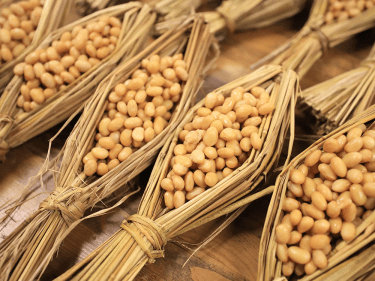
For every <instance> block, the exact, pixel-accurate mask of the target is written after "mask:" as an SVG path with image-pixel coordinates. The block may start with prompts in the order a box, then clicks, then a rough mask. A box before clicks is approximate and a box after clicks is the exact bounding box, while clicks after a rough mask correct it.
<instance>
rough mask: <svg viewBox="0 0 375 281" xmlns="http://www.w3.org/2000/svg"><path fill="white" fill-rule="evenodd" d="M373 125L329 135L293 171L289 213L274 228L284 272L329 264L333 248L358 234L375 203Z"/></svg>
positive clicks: (307, 270) (311, 269)
mask: <svg viewBox="0 0 375 281" xmlns="http://www.w3.org/2000/svg"><path fill="white" fill-rule="evenodd" d="M374 172H375V130H367V131H366V126H365V125H360V126H358V127H356V128H353V129H351V130H349V131H348V133H347V135H341V136H339V137H336V138H333V137H331V138H329V139H327V140H326V141H325V142H324V144H323V150H319V149H318V150H315V151H313V152H312V153H311V154H309V155H308V156H307V157H306V158H305V162H304V164H302V165H300V166H299V167H298V169H293V170H292V171H291V172H290V177H289V182H288V191H287V194H286V198H285V200H284V202H283V207H282V209H283V211H284V212H285V214H284V217H283V218H282V222H281V223H280V224H279V225H278V226H277V227H276V241H277V243H278V244H277V250H276V254H277V257H278V259H279V260H280V261H282V262H283V266H282V273H283V274H284V275H285V276H290V275H292V274H293V272H294V273H296V275H297V276H301V275H303V274H307V275H309V274H312V273H314V272H315V271H316V270H317V269H324V268H325V267H327V264H328V258H329V255H330V253H331V250H332V248H334V247H335V245H336V243H340V242H341V241H345V242H350V241H352V240H353V239H354V238H355V237H356V228H357V227H358V226H359V225H360V224H361V223H362V222H363V220H365V219H366V218H367V217H368V216H369V215H370V214H371V213H372V212H373V210H374V208H375V173H374Z"/></svg>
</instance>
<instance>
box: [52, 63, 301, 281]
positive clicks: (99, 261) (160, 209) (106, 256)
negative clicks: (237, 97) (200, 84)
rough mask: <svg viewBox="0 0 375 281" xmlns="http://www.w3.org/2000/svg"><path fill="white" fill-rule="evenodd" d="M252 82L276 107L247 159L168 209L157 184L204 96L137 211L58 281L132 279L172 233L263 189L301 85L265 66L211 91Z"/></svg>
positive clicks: (161, 160)
mask: <svg viewBox="0 0 375 281" xmlns="http://www.w3.org/2000/svg"><path fill="white" fill-rule="evenodd" d="M256 86H262V87H264V88H265V89H267V92H268V93H269V94H270V102H272V103H274V105H275V110H274V111H273V112H272V113H270V114H267V115H266V116H265V117H264V118H263V121H262V123H261V124H260V130H259V134H260V137H261V140H262V146H261V148H259V149H251V150H250V151H249V157H248V159H247V160H246V159H245V162H244V163H243V164H242V165H240V167H239V168H237V169H235V170H234V171H233V172H232V173H231V174H230V175H227V177H225V178H224V179H222V180H221V181H219V182H218V183H217V184H216V185H214V186H212V187H211V188H209V189H207V190H206V191H204V192H203V193H201V194H200V195H198V196H196V197H195V198H194V199H192V200H190V201H189V202H186V203H185V204H183V205H181V206H179V207H178V208H176V209H173V210H172V209H171V207H168V208H166V206H165V204H164V195H165V194H166V192H165V190H164V189H162V188H161V182H162V180H163V179H164V178H165V177H166V176H167V173H169V172H170V162H171V159H172V157H173V155H174V150H175V148H176V147H177V143H178V139H179V136H180V133H181V132H182V131H183V129H184V126H185V125H186V124H188V123H190V122H191V121H192V120H193V118H194V116H195V115H196V113H197V112H200V111H201V110H202V109H203V107H204V106H205V100H202V101H201V102H199V103H198V104H197V105H195V106H194V107H193V108H192V109H191V110H190V111H189V113H188V114H187V115H186V117H185V118H184V120H183V121H182V122H181V123H180V125H179V126H178V127H177V129H176V130H175V131H174V133H173V134H172V135H171V136H170V137H169V139H168V141H167V142H166V144H165V145H164V147H163V149H162V151H161V153H160V154H159V157H158V159H157V160H156V162H155V166H154V169H153V171H152V174H151V176H150V180H149V182H148V185H147V187H146V191H145V193H144V195H143V198H142V200H141V204H140V206H139V211H138V214H136V215H132V216H130V217H128V218H127V219H126V220H125V221H124V222H123V223H122V225H121V227H122V229H121V230H119V231H118V232H116V233H115V234H114V235H113V236H112V237H111V238H109V239H108V240H107V241H106V242H105V243H104V244H103V245H102V246H100V247H99V248H98V249H97V250H95V251H94V252H93V253H92V254H90V255H89V256H88V257H87V258H86V259H85V260H83V261H82V262H80V263H79V264H77V265H76V266H74V267H73V268H72V269H70V270H69V271H67V272H66V273H65V274H63V275H62V276H60V277H59V278H57V279H56V280H89V279H95V280H108V279H109V278H112V279H113V280H132V279H134V278H135V276H136V275H137V274H138V272H139V271H140V270H141V269H142V267H143V266H144V265H145V264H146V263H147V262H154V261H155V259H156V258H159V257H163V256H164V250H163V249H164V246H165V244H166V243H167V241H168V240H170V239H171V238H172V237H175V236H177V235H179V234H182V233H184V232H186V231H188V230H190V229H193V228H196V227H198V226H200V225H202V224H204V223H206V222H208V221H211V220H213V219H215V218H217V217H220V216H222V215H225V214H228V213H231V212H233V211H235V210H237V209H238V208H240V207H241V206H243V205H246V204H248V203H249V202H251V201H252V200H254V199H255V198H257V197H260V196H262V195H264V193H267V191H266V192H259V193H256V192H255V189H256V188H257V187H258V186H259V184H260V182H261V181H262V180H263V179H264V177H265V176H266V175H267V173H268V172H269V171H270V169H271V167H272V165H273V164H274V163H275V161H277V158H278V156H279V154H280V152H281V148H282V144H283V142H284V138H285V134H286V132H287V130H288V126H289V123H290V122H293V121H292V120H293V116H294V114H293V106H294V103H295V98H296V94H297V92H298V87H299V86H298V79H297V76H296V74H295V73H294V72H293V71H286V72H284V71H283V70H282V68H281V67H280V66H265V67H263V68H261V69H259V70H257V71H255V72H253V73H251V74H249V75H247V76H244V77H242V78H239V79H237V80H235V81H233V82H231V83H229V84H227V85H225V86H223V87H221V88H219V89H217V90H215V91H214V92H212V93H210V94H209V95H211V96H212V95H213V96H217V97H218V96H219V95H221V94H222V95H224V97H228V96H230V95H231V92H232V91H233V90H234V89H236V88H238V87H243V88H244V91H249V90H250V89H252V88H254V87H256ZM190 124H191V123H190ZM207 134H208V133H207ZM176 149H177V148H176ZM172 208H173V207H172ZM236 213H238V212H236ZM236 213H235V214H236Z"/></svg>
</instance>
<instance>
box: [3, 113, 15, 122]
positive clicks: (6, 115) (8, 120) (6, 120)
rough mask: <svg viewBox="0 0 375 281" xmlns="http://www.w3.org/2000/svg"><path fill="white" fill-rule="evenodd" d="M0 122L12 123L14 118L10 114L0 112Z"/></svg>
mask: <svg viewBox="0 0 375 281" xmlns="http://www.w3.org/2000/svg"><path fill="white" fill-rule="evenodd" d="M0 122H8V123H13V122H14V119H13V118H12V117H10V115H8V114H3V113H0Z"/></svg>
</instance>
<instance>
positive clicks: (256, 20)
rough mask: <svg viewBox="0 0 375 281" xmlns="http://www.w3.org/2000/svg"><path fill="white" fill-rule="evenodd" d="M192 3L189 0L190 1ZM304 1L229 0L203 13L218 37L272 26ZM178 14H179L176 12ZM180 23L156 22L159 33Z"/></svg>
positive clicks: (298, 9) (170, 20) (290, 14)
mask: <svg viewBox="0 0 375 281" xmlns="http://www.w3.org/2000/svg"><path fill="white" fill-rule="evenodd" d="M187 2H189V1H187ZM304 5H305V0H226V1H223V2H222V4H221V5H220V6H219V7H217V8H216V10H215V11H207V12H203V15H204V18H205V19H206V21H207V22H209V23H210V30H211V32H212V33H214V34H215V35H216V36H217V37H219V38H224V36H221V35H222V34H226V33H227V32H231V33H232V32H234V31H236V30H237V31H240V30H248V29H252V28H259V27H264V26H268V25H271V24H273V23H275V22H277V21H280V20H282V19H285V18H288V17H291V16H293V15H295V14H297V13H298V12H299V11H301V9H302V8H303V7H304ZM176 16H177V15H176ZM176 24H178V18H177V17H174V18H173V17H172V18H166V19H165V21H162V22H160V23H158V24H156V25H155V29H156V31H157V32H165V30H167V29H168V28H170V26H173V25H176Z"/></svg>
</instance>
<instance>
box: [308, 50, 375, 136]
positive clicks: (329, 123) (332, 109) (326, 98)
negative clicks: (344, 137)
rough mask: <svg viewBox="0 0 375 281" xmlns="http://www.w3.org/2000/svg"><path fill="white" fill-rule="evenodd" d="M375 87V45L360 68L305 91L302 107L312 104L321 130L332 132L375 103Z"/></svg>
mask: <svg viewBox="0 0 375 281" xmlns="http://www.w3.org/2000/svg"><path fill="white" fill-rule="evenodd" d="M374 90H375V46H374V47H372V49H371V52H370V54H369V55H368V57H367V58H366V59H365V60H363V61H362V63H361V64H360V66H359V67H357V68H356V69H353V70H350V71H347V72H345V73H343V74H340V75H338V76H336V77H334V78H332V79H330V80H327V81H325V82H322V83H320V84H318V85H315V86H312V87H310V88H308V89H306V90H304V91H303V93H302V99H301V106H303V105H304V104H305V105H307V106H309V107H310V108H309V109H308V110H311V111H312V114H313V115H314V116H315V117H316V119H317V124H316V128H315V129H316V131H317V132H318V133H322V134H323V133H329V132H330V131H332V130H333V129H335V128H337V127H338V126H341V125H342V124H344V123H345V122H346V121H347V120H349V119H350V118H352V117H353V116H355V115H357V114H360V113H361V112H363V111H364V110H365V109H367V108H368V107H369V106H370V105H372V104H373V99H374V94H375V91H374Z"/></svg>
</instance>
